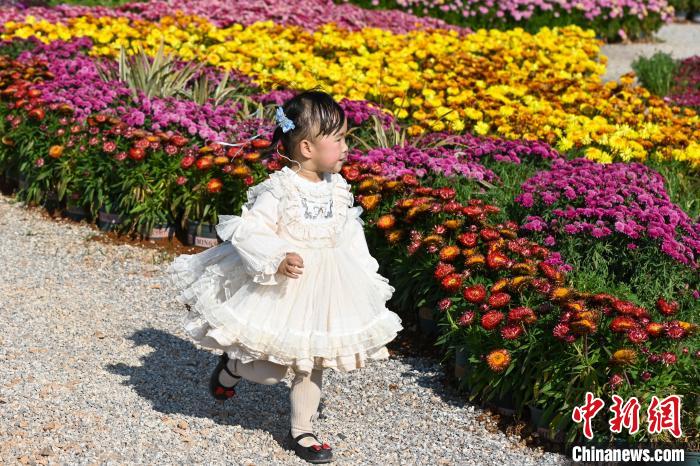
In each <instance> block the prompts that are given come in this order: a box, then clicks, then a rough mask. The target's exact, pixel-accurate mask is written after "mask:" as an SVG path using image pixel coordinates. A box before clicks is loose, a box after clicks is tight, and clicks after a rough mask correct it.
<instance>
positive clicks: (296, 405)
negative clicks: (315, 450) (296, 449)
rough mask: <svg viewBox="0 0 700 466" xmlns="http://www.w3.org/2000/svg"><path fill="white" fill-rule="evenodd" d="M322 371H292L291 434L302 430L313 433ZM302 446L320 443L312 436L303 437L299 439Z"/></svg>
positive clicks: (295, 434) (296, 433)
mask: <svg viewBox="0 0 700 466" xmlns="http://www.w3.org/2000/svg"><path fill="white" fill-rule="evenodd" d="M322 382H323V371H322V370H320V369H314V370H312V371H311V373H310V374H306V375H304V374H301V373H299V372H295V373H294V380H292V389H291V391H290V392H289V401H290V403H291V405H292V419H291V420H292V436H293V437H296V436H297V435H300V434H302V433H304V432H311V433H313V426H312V422H313V421H314V420H315V419H316V417H317V412H318V405H319V402H320V401H321V384H322ZM299 444H300V445H302V446H304V447H309V446H311V445H320V443H318V442H317V441H316V440H315V439H314V438H313V437H305V438H303V439H301V440H300V441H299Z"/></svg>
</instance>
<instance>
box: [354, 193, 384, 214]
mask: <svg viewBox="0 0 700 466" xmlns="http://www.w3.org/2000/svg"><path fill="white" fill-rule="evenodd" d="M381 198H382V195H381V194H370V195H368V196H362V195H360V196H358V201H359V202H360V205H362V207H364V208H365V210H374V208H375V207H377V205H378V204H379V201H380V200H381Z"/></svg>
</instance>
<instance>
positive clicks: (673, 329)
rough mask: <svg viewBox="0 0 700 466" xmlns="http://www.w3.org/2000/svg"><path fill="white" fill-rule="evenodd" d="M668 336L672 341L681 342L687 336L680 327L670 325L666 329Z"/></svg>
mask: <svg viewBox="0 0 700 466" xmlns="http://www.w3.org/2000/svg"><path fill="white" fill-rule="evenodd" d="M666 335H668V337H669V338H671V339H672V340H680V339H681V338H683V337H684V336H685V330H683V328H682V327H681V326H679V325H669V326H668V327H667V328H666Z"/></svg>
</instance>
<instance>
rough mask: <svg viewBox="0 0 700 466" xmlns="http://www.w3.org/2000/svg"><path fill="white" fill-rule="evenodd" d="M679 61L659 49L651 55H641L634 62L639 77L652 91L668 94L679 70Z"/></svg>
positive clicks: (659, 94)
mask: <svg viewBox="0 0 700 466" xmlns="http://www.w3.org/2000/svg"><path fill="white" fill-rule="evenodd" d="M678 67H679V63H678V61H677V60H675V59H674V58H672V57H671V55H669V54H668V53H665V52H661V51H658V52H656V53H655V54H654V55H652V56H651V57H648V58H647V57H644V56H639V57H637V58H636V59H635V60H634V61H633V62H632V69H633V70H634V72H635V73H636V74H637V79H639V81H640V82H641V83H642V85H643V86H644V87H646V88H647V89H649V91H650V92H652V93H654V94H656V95H658V96H661V97H663V96H666V95H667V94H668V92H669V91H670V89H671V86H672V84H673V78H674V76H676V74H677V72H678Z"/></svg>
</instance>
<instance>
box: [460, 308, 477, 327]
mask: <svg viewBox="0 0 700 466" xmlns="http://www.w3.org/2000/svg"><path fill="white" fill-rule="evenodd" d="M475 316H476V313H475V312H474V311H466V312H465V313H464V314H462V315H461V316H460V318H459V320H457V325H459V326H461V327H468V326H470V325H471V324H472V322H474V317H475Z"/></svg>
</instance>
